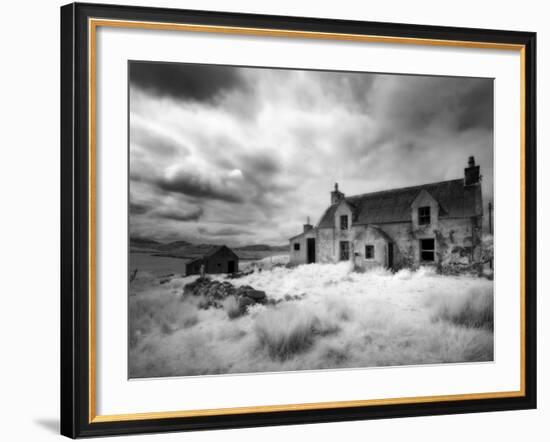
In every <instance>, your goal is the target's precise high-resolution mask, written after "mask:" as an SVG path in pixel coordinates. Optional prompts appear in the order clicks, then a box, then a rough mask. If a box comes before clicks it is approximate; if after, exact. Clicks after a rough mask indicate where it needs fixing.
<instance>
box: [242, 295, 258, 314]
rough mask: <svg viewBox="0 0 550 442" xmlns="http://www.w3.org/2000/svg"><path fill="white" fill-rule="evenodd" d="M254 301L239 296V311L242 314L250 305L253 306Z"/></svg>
mask: <svg viewBox="0 0 550 442" xmlns="http://www.w3.org/2000/svg"><path fill="white" fill-rule="evenodd" d="M254 304H255V301H254V300H253V299H252V298H249V297H248V296H241V297H240V298H239V310H240V311H241V312H243V313H244V311H245V310H246V309H247V308H248V306H250V305H254Z"/></svg>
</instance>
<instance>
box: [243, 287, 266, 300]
mask: <svg viewBox="0 0 550 442" xmlns="http://www.w3.org/2000/svg"><path fill="white" fill-rule="evenodd" d="M246 296H247V297H248V298H251V299H253V300H254V301H255V302H265V300H266V294H265V292H264V291H263V290H254V289H253V290H248V291H247V292H246Z"/></svg>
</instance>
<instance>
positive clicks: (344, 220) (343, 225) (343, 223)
mask: <svg viewBox="0 0 550 442" xmlns="http://www.w3.org/2000/svg"><path fill="white" fill-rule="evenodd" d="M340 230H348V216H347V215H341V216H340Z"/></svg>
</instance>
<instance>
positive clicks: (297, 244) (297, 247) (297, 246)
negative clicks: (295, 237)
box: [294, 242, 300, 251]
mask: <svg viewBox="0 0 550 442" xmlns="http://www.w3.org/2000/svg"><path fill="white" fill-rule="evenodd" d="M294 250H295V251H298V250H300V243H299V242H295V243H294Z"/></svg>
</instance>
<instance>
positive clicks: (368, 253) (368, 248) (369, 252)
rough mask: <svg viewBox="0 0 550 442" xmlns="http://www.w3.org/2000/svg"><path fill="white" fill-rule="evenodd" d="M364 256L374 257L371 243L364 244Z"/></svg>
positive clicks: (367, 257)
mask: <svg viewBox="0 0 550 442" xmlns="http://www.w3.org/2000/svg"><path fill="white" fill-rule="evenodd" d="M365 258H366V259H373V258H374V246H372V245H368V246H365Z"/></svg>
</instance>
